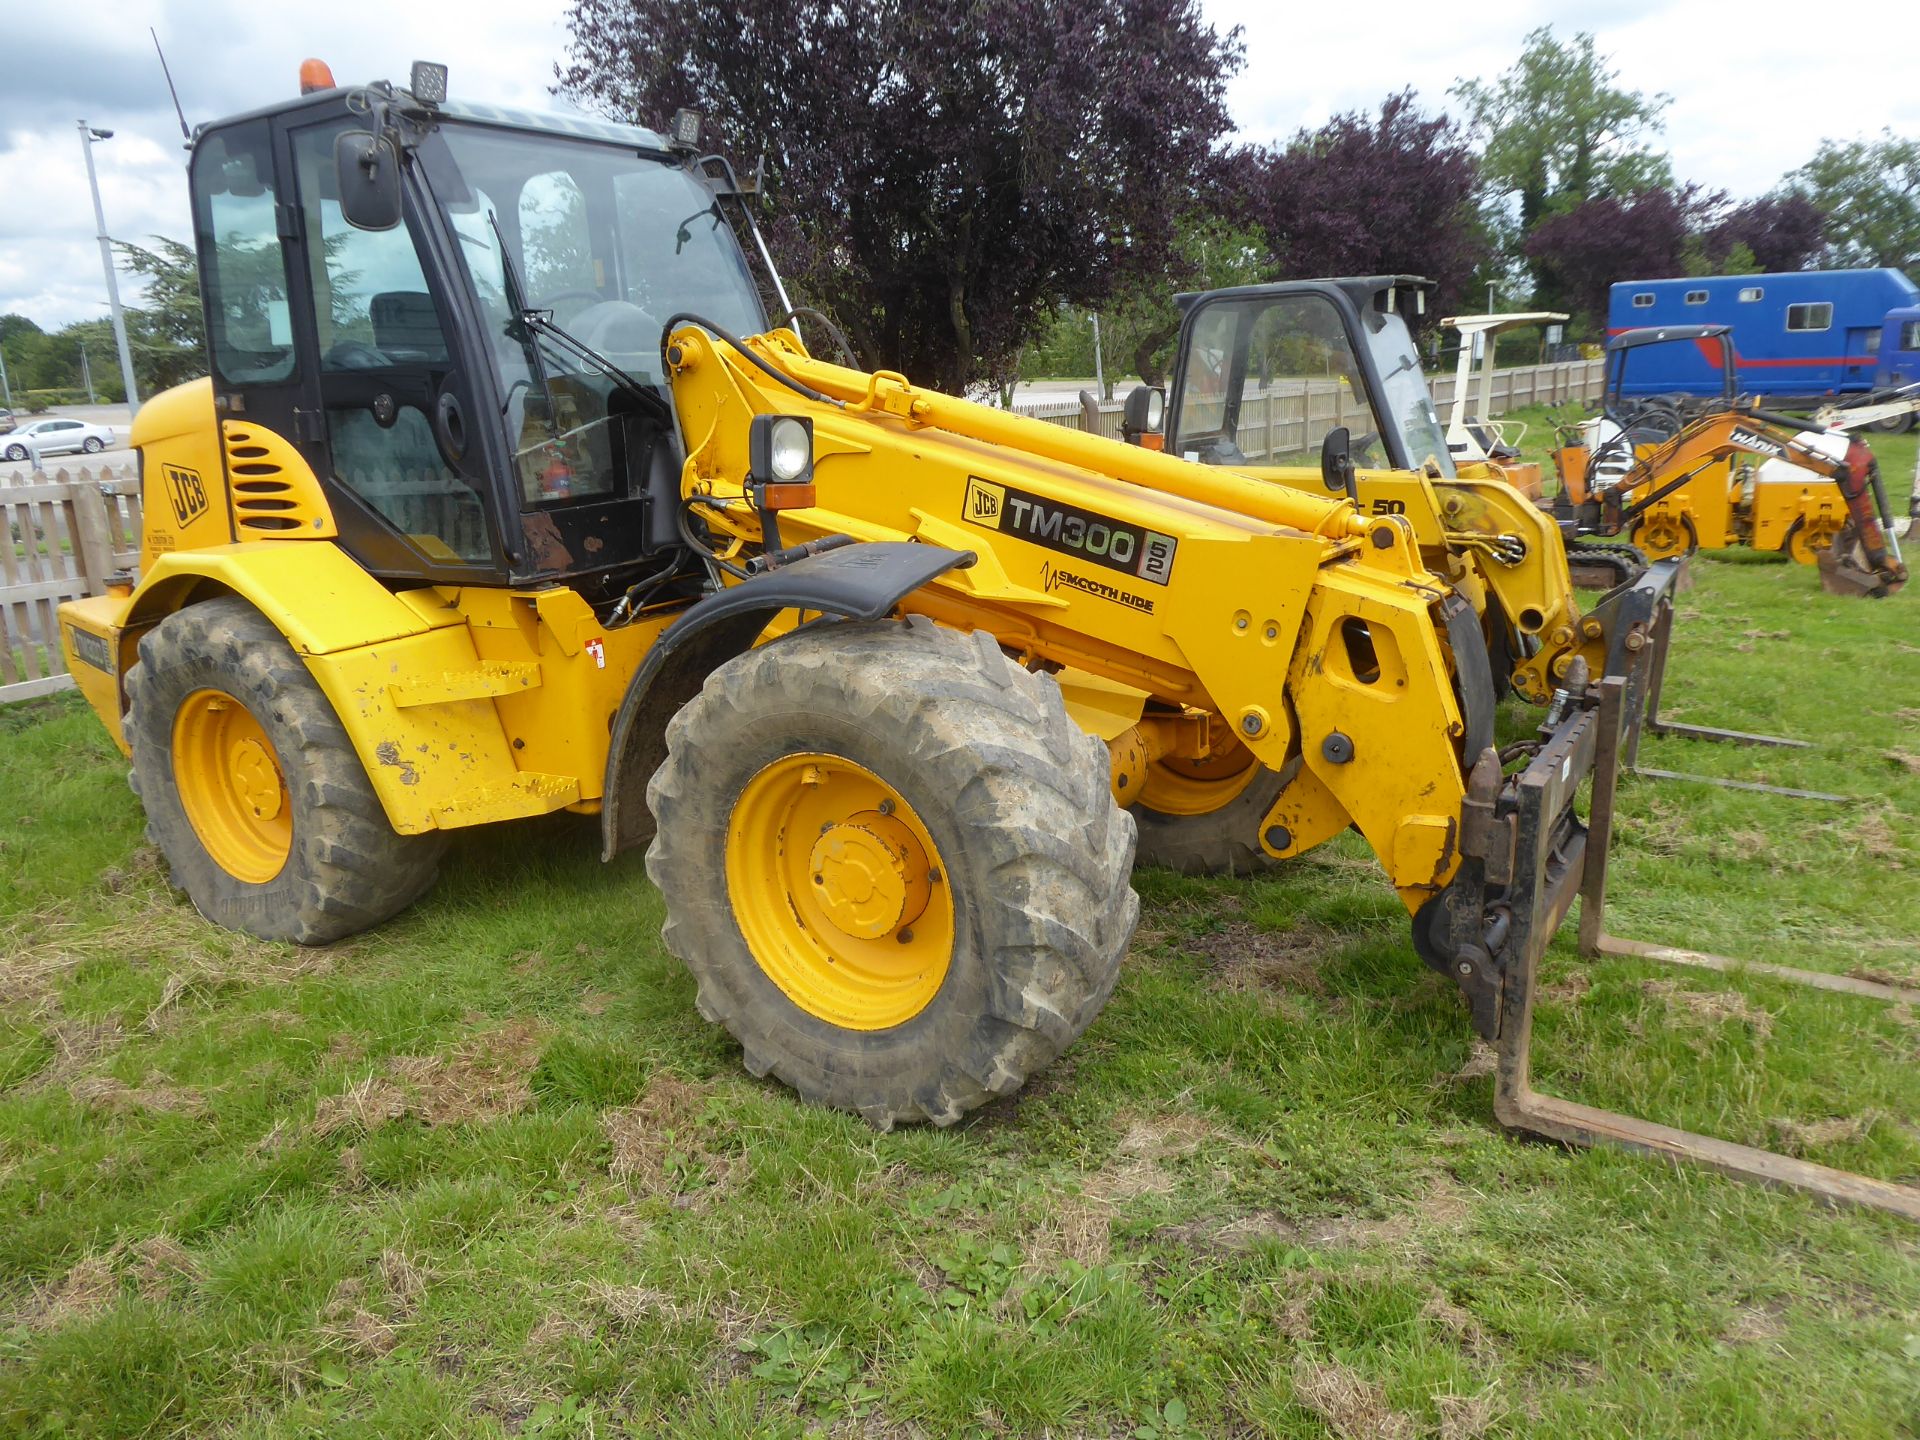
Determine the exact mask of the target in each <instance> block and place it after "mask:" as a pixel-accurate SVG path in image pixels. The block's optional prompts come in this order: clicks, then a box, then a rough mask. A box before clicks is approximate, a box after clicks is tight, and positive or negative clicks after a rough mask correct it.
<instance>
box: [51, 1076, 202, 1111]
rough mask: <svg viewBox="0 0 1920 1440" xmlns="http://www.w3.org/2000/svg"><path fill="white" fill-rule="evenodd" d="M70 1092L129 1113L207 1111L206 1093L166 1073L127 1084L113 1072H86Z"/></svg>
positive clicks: (96, 1105)
mask: <svg viewBox="0 0 1920 1440" xmlns="http://www.w3.org/2000/svg"><path fill="white" fill-rule="evenodd" d="M67 1093H68V1094H69V1095H71V1096H72V1097H73V1098H74V1099H75V1100H76V1101H77V1102H79V1103H80V1104H82V1105H85V1106H87V1107H89V1108H90V1109H95V1110H109V1111H115V1112H119V1113H122V1114H124V1113H126V1112H127V1111H131V1110H145V1111H148V1112H150V1113H153V1114H161V1115H166V1114H173V1115H204V1114H205V1113H206V1109H207V1101H206V1097H205V1096H204V1095H202V1094H201V1093H200V1092H199V1091H198V1090H196V1089H194V1088H192V1087H191V1086H188V1085H175V1084H173V1083H171V1082H170V1081H169V1080H168V1079H167V1078H166V1077H165V1076H164V1075H158V1074H152V1075H148V1076H147V1078H146V1079H144V1080H142V1081H141V1082H140V1083H139V1084H138V1085H126V1084H122V1083H121V1082H120V1081H118V1080H115V1079H114V1078H113V1077H112V1076H110V1075H85V1076H82V1077H81V1078H80V1079H78V1080H74V1081H71V1082H69V1083H68V1085H67Z"/></svg>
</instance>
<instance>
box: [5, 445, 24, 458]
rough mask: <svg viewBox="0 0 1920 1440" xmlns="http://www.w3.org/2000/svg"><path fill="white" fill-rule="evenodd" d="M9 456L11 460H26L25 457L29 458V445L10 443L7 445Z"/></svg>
mask: <svg viewBox="0 0 1920 1440" xmlns="http://www.w3.org/2000/svg"><path fill="white" fill-rule="evenodd" d="M7 458H8V459H9V460H24V459H26V458H27V447H26V446H24V445H9V446H8V447H7Z"/></svg>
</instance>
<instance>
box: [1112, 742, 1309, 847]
mask: <svg viewBox="0 0 1920 1440" xmlns="http://www.w3.org/2000/svg"><path fill="white" fill-rule="evenodd" d="M1255 763H1256V764H1258V763H1259V762H1257V761H1256V762H1255ZM1286 783H1287V776H1285V775H1284V774H1282V773H1281V772H1279V771H1277V770H1267V769H1264V768H1262V769H1261V771H1260V773H1259V774H1257V775H1255V776H1254V777H1253V779H1252V780H1250V781H1249V782H1248V783H1247V786H1246V788H1245V789H1243V790H1241V791H1240V793H1239V794H1237V795H1235V796H1234V797H1233V798H1232V799H1231V800H1229V801H1227V802H1226V803H1225V804H1224V805H1222V806H1221V807H1220V808H1219V809H1217V810H1210V811H1208V812H1207V813H1206V814H1204V815H1169V814H1165V813H1163V812H1161V811H1159V810H1154V809H1151V808H1149V807H1148V806H1147V805H1146V804H1144V803H1141V804H1136V805H1134V806H1133V807H1132V813H1133V820H1134V824H1135V825H1137V826H1138V827H1139V830H1140V847H1139V851H1138V853H1137V856H1136V863H1137V864H1141V865H1160V866H1164V867H1165V868H1166V869H1168V870H1177V871H1179V872H1180V873H1181V874H1182V875H1263V874H1265V873H1266V872H1267V871H1269V870H1273V869H1275V868H1276V867H1278V866H1279V865H1281V864H1283V863H1285V862H1283V861H1280V860H1276V859H1274V858H1273V856H1271V855H1269V854H1267V852H1266V851H1265V850H1263V849H1261V848H1260V822H1261V821H1263V820H1265V819H1266V818H1267V812H1268V811H1269V810H1271V809H1272V808H1273V802H1274V801H1275V800H1277V799H1279V798H1280V792H1281V790H1282V789H1284V788H1285V787H1286Z"/></svg>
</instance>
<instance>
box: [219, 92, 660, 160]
mask: <svg viewBox="0 0 1920 1440" xmlns="http://www.w3.org/2000/svg"><path fill="white" fill-rule="evenodd" d="M368 88H371V87H368V86H364V85H343V86H337V87H335V88H334V89H332V90H316V91H315V92H313V93H312V94H310V95H293V96H289V97H288V98H287V99H285V100H283V101H280V102H278V103H276V104H273V105H262V106H259V107H257V108H256V109H253V110H243V111H241V112H239V113H238V114H234V115H224V116H222V117H221V118H220V119H218V120H214V121H210V122H207V123H204V124H201V125H198V126H196V127H195V128H194V132H193V141H194V143H195V144H196V145H197V144H198V143H199V142H200V137H201V136H202V135H203V134H204V133H205V132H207V131H208V130H212V129H216V128H224V127H226V126H228V125H233V124H237V123H239V122H241V121H244V120H258V119H262V118H265V117H268V116H273V115H288V114H292V113H294V112H295V111H299V110H308V109H314V110H320V109H331V108H335V107H341V106H344V104H345V102H346V100H347V97H348V96H350V95H352V94H353V93H354V92H355V91H358V90H365V89H368ZM393 93H394V94H395V96H397V97H400V98H402V99H405V100H409V101H411V100H412V98H413V97H412V96H411V95H409V94H408V92H407V91H406V90H404V89H401V88H400V87H398V86H396V87H394V92H393ZM434 110H435V112H436V113H438V114H439V115H442V116H444V117H445V118H447V119H449V120H457V121H463V122H465V123H467V124H473V125H493V126H497V127H499V128H500V129H503V130H519V131H522V132H524V133H526V134H530V135H565V136H572V137H574V138H576V139H581V140H598V141H601V142H603V143H611V144H615V145H626V146H631V147H632V148H633V149H635V150H652V151H657V152H661V153H665V152H666V150H667V141H666V137H664V136H663V135H660V134H659V133H658V132H656V131H653V130H647V129H643V128H642V127H641V126H638V125H622V124H620V123H619V122H618V121H614V120H602V119H599V118H597V117H595V116H592V115H553V114H548V113H545V112H542V111H538V110H519V109H515V108H514V107H512V106H509V105H482V104H477V103H475V102H474V101H471V100H451V99H450V100H447V101H445V102H444V103H442V104H440V105H437V106H435V107H434Z"/></svg>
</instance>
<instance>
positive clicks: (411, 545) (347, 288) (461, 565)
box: [190, 67, 777, 600]
mask: <svg viewBox="0 0 1920 1440" xmlns="http://www.w3.org/2000/svg"><path fill="white" fill-rule="evenodd" d="M437 68H438V67H416V71H415V75H416V80H415V83H414V87H413V88H414V90H416V91H418V90H423V89H424V90H426V91H428V93H430V94H434V95H435V96H436V98H434V99H426V98H422V97H421V96H420V95H417V94H415V93H412V92H411V91H409V90H405V89H398V88H395V87H391V86H386V85H376V86H370V87H361V88H333V87H330V86H329V87H327V88H319V89H316V90H315V91H314V92H313V93H310V94H306V95H304V96H303V97H302V98H301V99H300V100H298V101H296V102H292V103H289V104H284V105H279V106H274V107H271V108H269V109H266V110H261V111H256V112H253V113H250V114H246V115H241V116H238V117H235V118H233V119H230V120H224V121H221V122H219V123H217V124H215V125H211V126H207V127H203V128H202V129H201V130H200V131H199V132H198V133H197V134H196V136H195V138H194V143H193V154H192V160H191V163H190V181H191V188H192V195H193V208H194V222H195V238H196V241H197V243H198V246H199V251H200V257H201V267H202V274H203V276H204V283H203V289H204V303H205V309H206V321H207V338H208V344H209V349H210V351H211V356H212V371H213V389H214V405H215V409H216V413H217V414H218V416H219V418H220V420H221V421H222V422H223V424H222V430H223V433H224V438H225V445H224V447H223V449H224V452H225V460H226V464H227V469H228V478H229V480H230V481H231V482H232V483H234V484H235V485H236V486H237V487H239V489H240V490H245V489H246V487H247V486H248V484H249V482H250V480H251V481H252V482H253V483H254V484H256V485H259V486H266V487H268V488H270V485H271V481H270V478H269V477H263V475H262V472H263V470H270V469H271V468H272V467H273V465H274V464H275V463H276V460H275V457H276V456H277V455H284V449H281V450H275V449H274V448H273V444H272V441H273V440H274V438H275V437H277V440H278V441H279V442H284V445H287V446H291V447H292V448H293V450H295V451H296V452H297V453H298V455H299V457H300V458H301V459H303V460H304V461H305V462H306V464H307V465H308V466H310V467H311V469H312V471H313V473H314V475H315V476H316V477H317V478H318V480H319V482H320V486H321V490H322V492H323V494H324V497H325V499H326V501H327V503H328V505H329V507H330V508H331V511H332V515H333V518H334V521H335V523H336V524H337V526H338V529H339V540H340V543H341V545H342V546H343V547H344V548H345V549H346V550H347V551H348V553H350V554H351V555H353V557H354V558H355V559H356V560H358V561H359V562H360V564H361V565H363V566H364V567H365V568H366V569H367V570H368V571H370V572H371V573H373V574H374V575H377V576H380V577H381V578H383V579H385V580H387V581H389V582H390V583H404V584H418V583H420V582H422V581H425V582H427V583H432V584H453V585H475V584H478V585H527V584H534V583H539V584H547V583H556V582H560V581H565V582H567V583H569V584H572V585H574V586H575V587H576V588H578V589H580V590H581V591H582V592H583V593H584V594H586V595H587V597H588V598H589V599H590V600H598V599H604V598H606V597H607V596H608V595H610V594H612V593H614V592H615V591H617V590H618V589H620V588H622V587H623V585H624V584H625V583H627V582H628V581H629V580H630V579H631V572H633V571H634V570H635V569H636V568H638V567H642V566H645V567H647V568H649V569H657V568H658V562H657V561H653V562H651V563H650V562H649V557H650V556H652V555H653V554H654V553H655V552H657V551H660V550H663V549H665V548H667V547H670V546H674V545H678V544H679V543H680V538H679V508H678V507H679V476H680V466H681V461H682V452H681V446H680V439H679V433H678V429H677V427H676V425H675V423H674V416H673V409H672V395H671V391H670V389H669V387H668V385H667V383H666V378H665V375H664V373H663V372H664V364H663V361H662V359H661V335H662V326H663V325H664V324H665V323H666V322H667V321H668V319H669V318H670V317H672V316H675V315H679V314H689V313H690V314H692V315H696V316H699V317H701V318H702V319H707V320H710V321H712V322H714V323H716V324H718V325H720V326H723V327H725V328H727V329H729V330H732V331H733V332H734V333H736V334H755V333H758V332H760V331H763V330H765V329H766V328H767V317H766V311H765V308H764V306H763V303H762V300H761V297H760V293H759V291H758V289H757V287H756V284H755V281H754V278H753V275H752V273H751V272H750V270H749V268H748V265H747V261H746V258H745V255H744V253H743V251H742V249H741V247H740V244H739V243H738V240H737V238H736V234H735V230H734V224H733V221H732V219H731V218H730V217H729V215H728V213H727V210H726V208H725V206H724V205H723V202H724V201H726V200H728V199H737V198H738V189H737V187H735V188H733V189H728V188H727V187H726V186H725V185H723V184H717V183H715V182H714V181H712V180H711V179H710V178H709V177H708V175H707V167H706V166H705V165H703V164H701V163H699V162H696V161H695V160H694V159H693V156H694V153H695V152H694V151H693V149H692V148H691V147H688V146H682V145H671V144H669V142H668V141H667V140H665V139H663V138H662V137H661V136H659V135H656V134H654V133H652V132H650V131H646V130H641V129H637V128H633V127H630V126H625V125H615V124H611V123H606V122H602V121H595V120H588V119H576V118H559V117H542V116H535V115H530V114H526V113H522V112H518V111H511V110H503V109H497V108H492V107H484V106H476V105H462V104H459V103H457V102H450V101H447V100H445V99H444V98H438V97H444V93H445V90H444V72H440V76H439V80H440V83H439V85H438V87H437V89H436V88H435V87H433V86H432V85H431V84H429V85H427V86H422V85H421V83H420V82H419V76H420V72H421V71H422V70H423V69H424V70H427V71H428V72H429V76H428V78H429V81H431V80H432V78H433V76H432V72H433V71H434V70H436V69H437ZM329 78H330V77H329ZM383 170H384V171H385V172H386V173H384V174H383V173H382V171H383ZM343 180H344V186H343ZM776 284H777V282H776ZM261 432H267V435H266V438H265V439H264V440H263V439H262V435H261ZM236 434H237V435H238V436H239V438H238V439H236ZM249 441H251V442H253V443H248V442H249ZM263 450H264V451H266V452H267V453H265V454H262V453H259V452H261V451H263ZM236 452H239V453H236ZM281 503H285V502H281ZM300 523H301V521H300V519H299V518H298V517H297V516H290V517H285V526H286V527H287V528H292V527H295V526H298V525H299V524H300ZM267 528H268V529H269V530H270V529H271V528H272V527H271V526H270V525H269V526H268V527H267ZM236 538H239V539H246V538H256V537H253V536H248V535H236Z"/></svg>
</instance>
